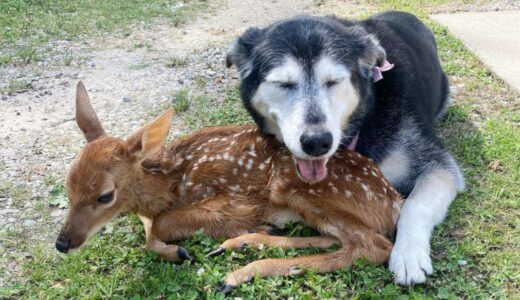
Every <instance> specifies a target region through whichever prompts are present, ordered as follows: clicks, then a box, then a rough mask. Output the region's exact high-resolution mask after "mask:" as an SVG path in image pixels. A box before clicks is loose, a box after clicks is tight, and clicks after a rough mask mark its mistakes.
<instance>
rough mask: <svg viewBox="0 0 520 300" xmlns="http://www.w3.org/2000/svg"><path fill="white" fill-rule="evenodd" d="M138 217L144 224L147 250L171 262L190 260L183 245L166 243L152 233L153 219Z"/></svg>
mask: <svg viewBox="0 0 520 300" xmlns="http://www.w3.org/2000/svg"><path fill="white" fill-rule="evenodd" d="M137 216H138V217H139V220H141V222H142V223H143V225H144V232H145V235H146V248H147V249H148V250H151V251H153V252H155V253H157V255H159V256H160V257H162V258H164V259H166V260H167V261H171V262H180V261H183V260H191V257H190V255H189V254H188V251H186V249H184V248H183V247H180V246H177V245H167V244H166V243H164V242H162V241H161V240H159V239H158V238H157V237H156V236H154V235H153V233H152V224H153V220H152V219H150V218H147V217H145V216H141V215H137Z"/></svg>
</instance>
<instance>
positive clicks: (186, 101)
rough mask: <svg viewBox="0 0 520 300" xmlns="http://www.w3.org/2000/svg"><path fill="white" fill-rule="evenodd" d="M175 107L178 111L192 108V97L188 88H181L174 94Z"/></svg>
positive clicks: (173, 102)
mask: <svg viewBox="0 0 520 300" xmlns="http://www.w3.org/2000/svg"><path fill="white" fill-rule="evenodd" d="M172 104H173V109H175V111H176V112H185V111H187V110H188V109H189V108H190V97H189V94H188V91H187V90H180V91H178V92H177V93H175V94H174V95H173V101H172Z"/></svg>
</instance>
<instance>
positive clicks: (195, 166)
mask: <svg viewBox="0 0 520 300" xmlns="http://www.w3.org/2000/svg"><path fill="white" fill-rule="evenodd" d="M198 168H199V163H195V164H194V165H193V169H192V171H197V169H198Z"/></svg>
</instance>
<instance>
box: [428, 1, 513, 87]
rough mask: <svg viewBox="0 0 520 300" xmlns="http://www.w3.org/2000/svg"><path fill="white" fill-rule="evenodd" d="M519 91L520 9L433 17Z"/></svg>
mask: <svg viewBox="0 0 520 300" xmlns="http://www.w3.org/2000/svg"><path fill="white" fill-rule="evenodd" d="M431 17H432V19H434V20H435V21H437V22H439V23H441V24H443V25H445V26H447V27H448V30H449V31H450V32H451V33H452V34H453V35H455V36H456V37H457V38H459V39H460V40H462V42H464V44H465V45H466V46H467V47H468V48H469V49H470V50H471V51H473V52H474V53H476V54H477V56H479V57H480V59H481V60H482V61H483V62H484V64H486V65H487V66H489V67H490V68H491V69H492V70H493V71H494V72H495V73H496V74H497V75H498V76H500V77H501V78H502V79H504V80H505V81H506V82H507V83H508V84H509V85H511V86H512V87H513V88H515V89H516V90H517V91H519V92H520V11H493V12H472V13H455V14H442V15H433V16H431Z"/></svg>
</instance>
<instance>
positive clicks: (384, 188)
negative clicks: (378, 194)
mask: <svg viewBox="0 0 520 300" xmlns="http://www.w3.org/2000/svg"><path fill="white" fill-rule="evenodd" d="M383 192H385V194H387V195H388V189H387V188H386V187H383Z"/></svg>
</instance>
